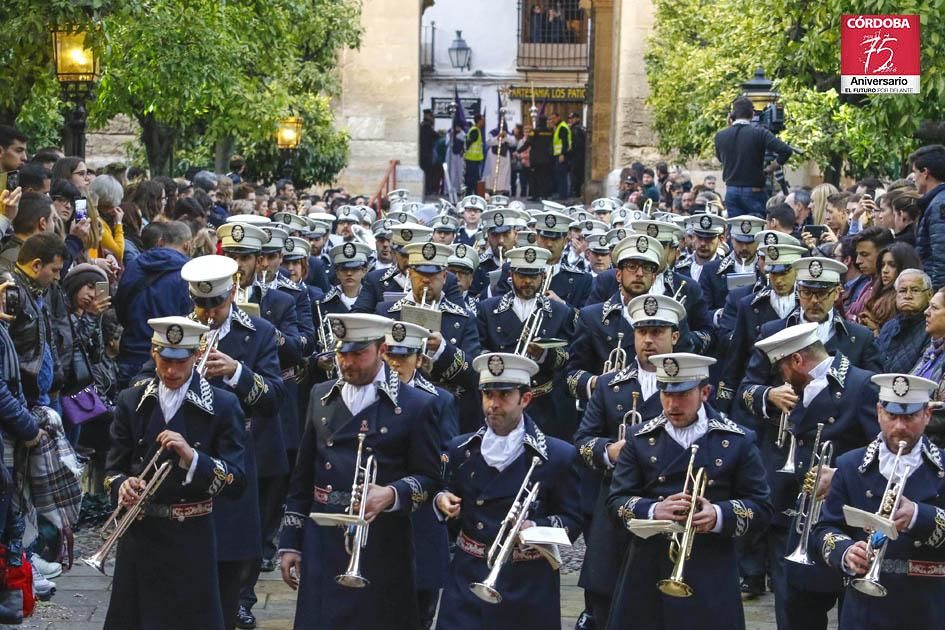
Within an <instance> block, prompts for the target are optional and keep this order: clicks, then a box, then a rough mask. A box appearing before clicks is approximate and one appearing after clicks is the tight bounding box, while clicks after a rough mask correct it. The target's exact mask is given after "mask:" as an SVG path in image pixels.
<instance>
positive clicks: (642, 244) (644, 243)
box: [637, 236, 650, 254]
mask: <svg viewBox="0 0 945 630" xmlns="http://www.w3.org/2000/svg"><path fill="white" fill-rule="evenodd" d="M648 249H650V242H649V241H648V240H646V237H645V236H641V237H640V238H638V239H637V251H638V252H640V253H641V254H645V253H646V252H647V250H648Z"/></svg>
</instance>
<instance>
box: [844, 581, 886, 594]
mask: <svg viewBox="0 0 945 630" xmlns="http://www.w3.org/2000/svg"><path fill="white" fill-rule="evenodd" d="M852 585H853V588H855V589H856V590H858V591H860V592H861V593H863V594H864V595H869V596H870V597H886V587H885V586H883V585H882V584H880V583H879V582H877V581H875V580H871V579H867V578H855V579H854V580H853V582H852Z"/></svg>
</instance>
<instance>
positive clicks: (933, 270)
mask: <svg viewBox="0 0 945 630" xmlns="http://www.w3.org/2000/svg"><path fill="white" fill-rule="evenodd" d="M909 161H910V162H911V163H912V174H913V176H914V177H915V186H916V190H917V191H918V193H919V194H920V195H922V197H921V198H920V199H919V201H918V205H919V211H920V213H921V214H920V215H919V219H918V226H917V228H916V238H915V241H916V250H917V251H918V252H919V257H920V258H922V263H923V265H924V266H925V272H926V273H928V274H929V276H931V278H932V286H933V287H941V286H942V285H945V146H942V145H940V144H933V145H929V146H924V147H922V148H921V149H919V150H918V151H916V152H915V153H913V154H912V155H910V156H909Z"/></svg>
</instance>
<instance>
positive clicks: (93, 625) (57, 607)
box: [4, 532, 836, 630]
mask: <svg viewBox="0 0 945 630" xmlns="http://www.w3.org/2000/svg"><path fill="white" fill-rule="evenodd" d="M92 542H93V541H92V537H91V535H90V534H89V533H88V532H83V533H82V534H80V535H78V536H77V537H76V543H77V544H76V547H77V549H76V558H78V557H79V549H81V550H82V551H83V552H87V551H88V548H89V547H90V545H91V543H92ZM583 553H584V541H583V538H582V539H579V540H578V543H577V544H576V545H575V547H574V548H573V550H572V552H571V553H568V554H565V555H564V562H565V563H564V568H563V572H562V577H561V628H562V630H564V629H568V630H570V629H571V628H573V627H574V622H575V620H576V619H577V616H578V615H579V614H580V613H581V610H582V609H583V608H584V597H583V592H582V590H581V589H580V588H579V587H578V586H577V580H578V568H579V566H580V558H581V557H582V556H583ZM108 571H109V573H111V571H112V564H110V565H109V567H108ZM54 581H55V582H56V594H55V595H54V596H53V598H52V599H51V600H50V601H49V602H37V607H36V612H35V613H34V614H33V616H32V617H31V618H30V619H27V620H25V621H24V622H23V625H21V626H19V627H20V628H28V629H30V630H99V629H100V628H101V627H102V623H103V621H104V620H105V611H106V609H107V607H108V595H109V587H110V583H111V579H110V578H108V577H104V576H102V575H101V574H99V573H98V572H96V571H95V570H94V569H91V568H89V567H87V566H85V565H83V564H80V563H79V562H78V560H77V561H76V565H75V567H73V569H72V570H71V571H69V572H68V573H64V574H63V575H61V576H60V577H57V578H55V580H54ZM257 594H258V596H259V603H258V604H257V605H256V608H255V609H254V612H255V614H256V617H257V619H258V620H259V626H258V627H259V628H260V630H284V629H288V628H291V627H292V617H293V615H294V612H295V594H294V593H293V592H292V591H291V590H290V589H289V588H288V587H287V586H286V585H285V584H283V583H282V580H281V579H280V577H279V573H278V572H273V573H263V574H261V575H260V583H259V586H258V587H257ZM745 617H746V620H747V628H748V629H749V630H774V629H775V624H774V598H773V597H772V596H771V595H770V594H768V595H765V596H764V597H761V598H759V599H757V600H754V601H751V602H746V604H745ZM4 627H6V626H4ZM831 627H832V628H833V627H836V625H835V623H834V624H831ZM496 630H501V629H496Z"/></svg>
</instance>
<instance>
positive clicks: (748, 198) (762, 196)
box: [725, 186, 768, 219]
mask: <svg viewBox="0 0 945 630" xmlns="http://www.w3.org/2000/svg"><path fill="white" fill-rule="evenodd" d="M767 202H768V193H766V192H765V191H764V190H756V189H754V188H751V187H750V186H726V188H725V208H726V209H727V210H728V216H730V217H737V216H739V215H742V214H751V215H754V216H756V217H761V218H762V219H764V218H765V214H766V211H765V204H766V203H767Z"/></svg>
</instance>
